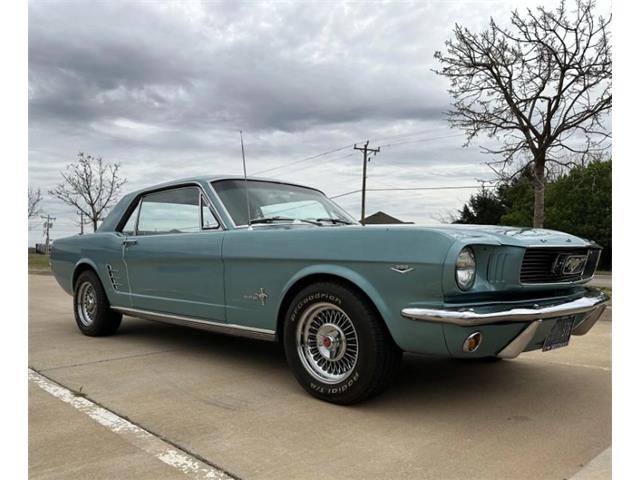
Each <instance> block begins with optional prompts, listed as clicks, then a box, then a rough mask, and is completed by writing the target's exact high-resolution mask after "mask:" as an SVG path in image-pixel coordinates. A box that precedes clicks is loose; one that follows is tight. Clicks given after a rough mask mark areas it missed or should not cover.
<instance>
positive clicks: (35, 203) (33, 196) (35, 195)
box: [28, 187, 42, 218]
mask: <svg viewBox="0 0 640 480" xmlns="http://www.w3.org/2000/svg"><path fill="white" fill-rule="evenodd" d="M40 202H42V192H41V191H40V189H39V188H38V189H34V188H31V187H29V205H28V206H29V216H28V218H32V217H35V216H36V215H38V214H39V213H40Z"/></svg>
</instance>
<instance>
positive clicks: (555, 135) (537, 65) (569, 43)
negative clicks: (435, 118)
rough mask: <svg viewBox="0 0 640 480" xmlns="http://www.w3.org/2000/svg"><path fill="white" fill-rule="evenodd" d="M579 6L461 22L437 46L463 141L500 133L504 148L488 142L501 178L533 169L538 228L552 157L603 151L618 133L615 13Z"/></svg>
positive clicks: (559, 159)
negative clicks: (610, 122)
mask: <svg viewBox="0 0 640 480" xmlns="http://www.w3.org/2000/svg"><path fill="white" fill-rule="evenodd" d="M575 5H576V7H575V9H574V10H571V11H569V10H567V7H566V5H565V2H564V0H563V1H562V2H561V3H560V5H559V7H558V8H557V9H555V10H545V9H544V8H543V7H538V8H536V9H535V10H531V9H528V10H527V11H526V14H520V13H519V12H518V11H517V10H516V11H514V12H512V14H511V26H510V27H509V28H503V27H500V26H498V25H497V24H496V23H495V22H494V20H493V19H491V21H490V24H489V29H488V30H485V31H483V32H481V33H472V32H470V31H469V30H468V29H466V28H463V27H462V26H460V25H456V26H455V29H454V38H453V39H452V40H448V41H447V42H445V46H446V52H445V53H442V52H436V53H435V58H436V59H437V60H438V61H439V62H440V63H441V64H442V65H443V66H442V68H441V70H436V73H437V74H439V75H442V76H444V77H447V78H448V79H449V83H450V88H449V93H450V94H451V95H452V96H453V99H454V103H453V108H452V109H451V111H449V112H448V113H447V116H448V120H449V123H450V125H451V126H452V127H455V128H462V129H464V130H465V133H466V143H465V146H468V145H469V144H470V142H471V140H472V139H473V138H474V137H477V136H478V135H480V134H485V135H487V136H488V137H489V138H492V139H494V140H495V141H496V142H495V143H494V144H497V145H499V146H496V147H491V148H489V147H482V148H483V151H485V152H487V153H493V154H499V155H501V157H502V158H501V159H500V160H499V161H493V162H488V163H489V166H491V168H492V169H493V170H494V171H495V172H496V173H497V174H498V175H500V176H501V177H502V178H503V179H505V178H512V177H513V176H515V175H517V174H518V173H520V172H521V171H522V170H524V169H525V168H528V167H529V166H530V165H532V166H533V172H534V176H535V207H534V215H533V225H534V226H535V227H542V226H543V223H544V186H545V174H546V169H547V162H549V163H550V164H552V163H556V164H566V162H567V161H568V160H567V159H568V158H570V157H569V156H567V155H566V154H567V153H573V154H576V153H586V152H594V151H597V150H603V149H606V148H608V147H609V139H610V137H611V134H610V131H609V129H608V128H607V127H606V125H604V120H605V116H606V114H607V113H608V112H609V111H610V109H611V105H612V95H611V44H610V38H609V37H610V31H609V25H610V23H611V16H609V17H608V18H606V19H605V18H603V17H598V18H595V14H594V8H595V4H594V2H593V1H592V0H585V1H583V0H577V1H576V4H575ZM563 153H564V155H563ZM519 159H524V161H523V162H522V163H521V164H519V165H518V167H519V168H518V169H517V170H516V171H515V172H514V171H513V170H514V161H515V160H519Z"/></svg>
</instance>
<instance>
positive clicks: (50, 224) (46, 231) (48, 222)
mask: <svg viewBox="0 0 640 480" xmlns="http://www.w3.org/2000/svg"><path fill="white" fill-rule="evenodd" d="M40 218H44V219H45V222H44V236H45V243H44V245H45V252H46V253H47V255H48V254H49V248H50V246H49V243H50V235H49V231H50V230H51V228H53V221H54V220H55V219H56V218H55V217H52V216H51V215H47V216H46V217H45V216H44V215H40Z"/></svg>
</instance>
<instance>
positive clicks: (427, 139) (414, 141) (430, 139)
mask: <svg viewBox="0 0 640 480" xmlns="http://www.w3.org/2000/svg"><path fill="white" fill-rule="evenodd" d="M464 135H465V134H464V133H454V134H453V135H443V136H441V137H430V138H421V139H419V140H408V141H406V142H396V143H387V144H386V145H381V146H382V147H395V146H396V145H407V144H410V143H423V142H430V141H432V140H442V139H445V138H453V137H462V136H464Z"/></svg>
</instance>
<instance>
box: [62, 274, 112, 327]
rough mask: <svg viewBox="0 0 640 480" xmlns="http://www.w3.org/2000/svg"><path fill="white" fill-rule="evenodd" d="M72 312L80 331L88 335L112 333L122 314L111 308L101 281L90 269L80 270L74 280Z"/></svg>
mask: <svg viewBox="0 0 640 480" xmlns="http://www.w3.org/2000/svg"><path fill="white" fill-rule="evenodd" d="M73 313H74V315H75V318H76V324H77V325H78V328H79V329H80V331H81V332H82V333H84V334H85V335H88V336H90V337H102V336H106V335H113V334H114V333H116V331H117V330H118V327H120V323H121V322H122V314H120V313H118V312H114V311H113V310H111V308H110V306H109V299H108V298H107V294H106V293H105V291H104V288H102V283H101V282H100V279H99V278H98V276H97V275H96V274H95V272H93V271H92V270H87V271H84V272H82V273H81V274H80V275H79V276H78V279H77V280H76V284H75V286H74V289H73Z"/></svg>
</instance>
